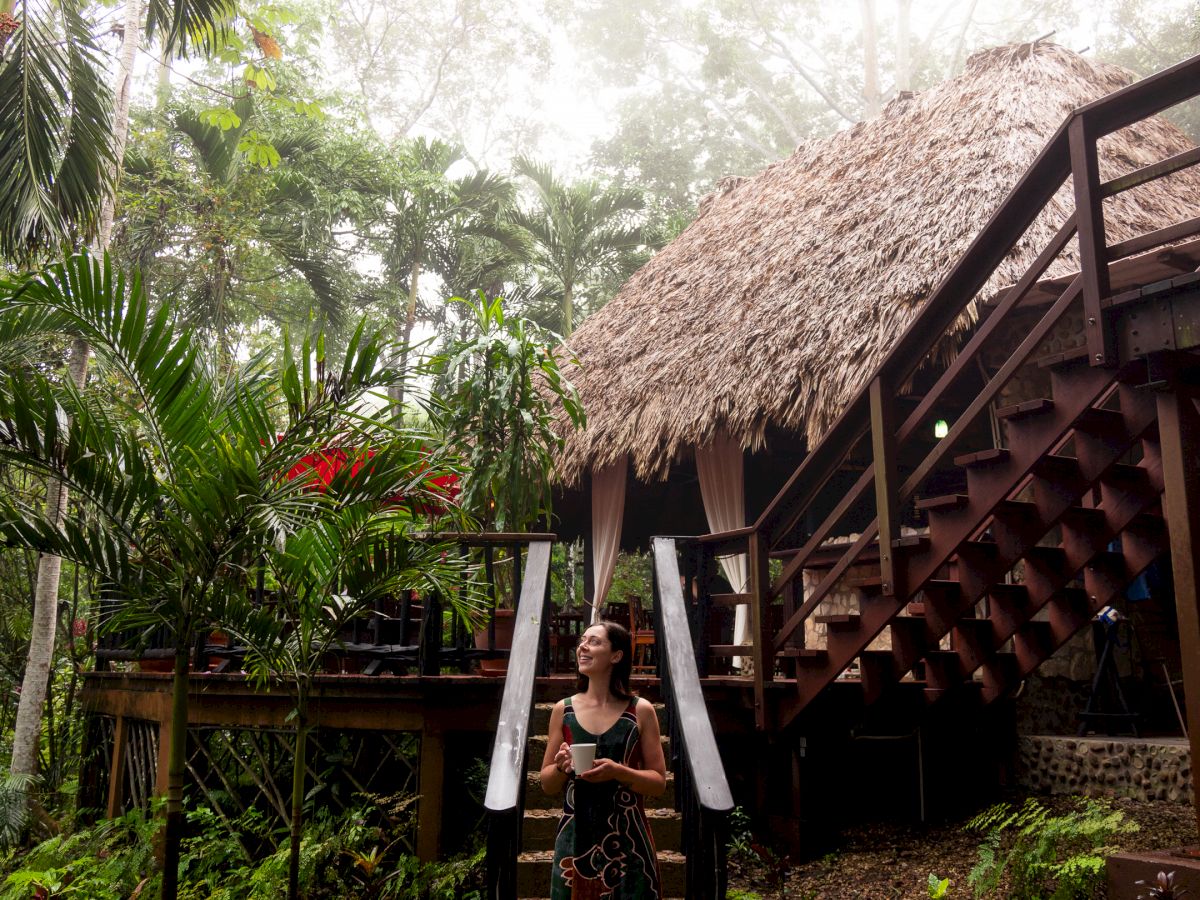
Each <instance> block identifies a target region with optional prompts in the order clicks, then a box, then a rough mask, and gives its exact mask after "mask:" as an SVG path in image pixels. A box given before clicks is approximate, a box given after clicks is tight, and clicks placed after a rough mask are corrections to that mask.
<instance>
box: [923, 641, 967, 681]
mask: <svg viewBox="0 0 1200 900" xmlns="http://www.w3.org/2000/svg"><path fill="white" fill-rule="evenodd" d="M963 676H964V671H963V661H962V654H960V653H959V652H958V651H957V650H930V651H929V652H928V653H926V654H925V686H926V688H927V689H931V690H945V689H947V688H950V687H953V686H954V685H956V684H958V683H959V682H960V681H962V680H963Z"/></svg>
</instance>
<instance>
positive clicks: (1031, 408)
mask: <svg viewBox="0 0 1200 900" xmlns="http://www.w3.org/2000/svg"><path fill="white" fill-rule="evenodd" d="M1052 409H1054V401H1053V400H1049V399H1046V398H1045V397H1039V398H1038V399H1036V400H1025V401H1023V402H1021V403H1014V404H1013V405H1012V406H1001V407H999V408H998V409H997V410H996V418H997V419H1008V420H1009V421H1012V420H1016V419H1024V418H1026V417H1027V416H1035V415H1037V414H1039V413H1044V412H1049V411H1050V410H1052Z"/></svg>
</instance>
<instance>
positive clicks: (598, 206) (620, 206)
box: [510, 157, 646, 337]
mask: <svg viewBox="0 0 1200 900" xmlns="http://www.w3.org/2000/svg"><path fill="white" fill-rule="evenodd" d="M515 168H516V171H517V172H518V173H519V174H521V175H523V176H525V177H526V178H528V179H529V180H530V182H532V184H533V187H534V190H535V195H536V203H535V205H534V206H533V207H532V208H531V209H529V210H516V211H515V212H513V213H512V214H511V216H510V220H511V222H512V223H513V225H515V226H516V227H517V228H518V229H519V230H520V231H522V232H523V233H524V234H525V235H526V238H527V239H528V241H529V244H530V247H531V260H532V263H533V266H534V268H535V270H536V271H537V273H538V276H539V278H541V279H543V280H545V281H546V283H547V285H548V286H549V287H550V288H551V290H552V291H553V293H554V294H555V295H556V296H557V298H558V302H559V309H560V314H561V321H560V323H559V325H560V329H561V331H562V334H563V335H564V336H566V337H570V335H571V332H572V331H573V330H574V325H575V313H576V306H577V304H578V302H579V299H580V295H581V293H584V291H585V289H586V288H587V287H588V286H590V285H594V284H596V283H597V282H598V281H599V280H601V279H603V278H604V276H605V275H607V274H610V273H611V272H613V271H614V270H620V269H621V268H622V267H623V264H625V263H626V262H627V261H628V260H629V259H630V258H631V257H633V256H635V254H637V253H638V251H639V250H641V249H642V248H643V247H644V245H645V243H646V237H645V234H644V232H643V229H642V228H641V226H640V225H638V224H636V223H635V221H634V219H633V217H634V215H635V214H636V213H638V212H640V211H641V210H642V209H643V207H644V202H643V200H642V196H641V194H640V193H639V192H637V191H634V190H631V189H628V188H620V187H603V186H601V185H600V183H599V182H597V181H594V180H590V179H583V180H581V181H577V182H573V183H568V182H566V181H563V180H562V179H560V178H558V177H557V176H556V175H555V174H554V172H553V171H552V170H551V169H550V167H549V166H547V165H545V164H542V163H538V162H535V161H533V160H531V159H528V158H526V157H520V158H518V159H517V161H516V163H515Z"/></svg>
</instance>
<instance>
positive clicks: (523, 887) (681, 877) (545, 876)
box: [517, 850, 687, 897]
mask: <svg viewBox="0 0 1200 900" xmlns="http://www.w3.org/2000/svg"><path fill="white" fill-rule="evenodd" d="M553 862H554V851H553V850H530V851H527V852H525V853H522V854H520V855H519V856H518V857H517V896H518V897H549V896H550V866H551V865H552V864H553ZM684 863H685V859H684V856H683V854H682V853H676V852H674V851H671V850H659V851H658V877H659V879H660V880H661V888H662V894H663V896H664V897H682V896H684V892H685V890H686V881H687V878H686V874H685V871H684Z"/></svg>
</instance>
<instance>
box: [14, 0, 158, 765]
mask: <svg viewBox="0 0 1200 900" xmlns="http://www.w3.org/2000/svg"><path fill="white" fill-rule="evenodd" d="M141 24H142V0H126V2H125V34H124V37H123V38H122V40H121V54H120V61H121V65H120V67H119V69H118V71H117V84H116V90H115V95H116V96H115V100H116V103H115V106H114V108H113V137H114V143H113V151H114V158H113V174H114V183H113V189H112V191H110V192H109V194H108V195H107V196H106V197H105V198H104V200H103V202H102V203H101V206H100V225H99V229H98V231H97V236H96V249H97V250H99V251H101V252H103V251H106V250H107V249H108V243H109V240H110V238H111V237H112V227H113V216H114V212H115V210H116V182H115V179H116V177H118V176H119V175H120V172H121V166H122V164H123V163H124V159H125V144H126V142H127V140H128V137H129V96H130V90H131V87H132V83H133V77H132V76H133V64H134V60H135V57H136V55H137V48H138V43H139V41H140V39H141ZM90 355H91V348H90V347H89V346H88V345H87V342H86V341H80V340H77V341H75V342H74V343H73V344H72V345H71V362H70V365H69V367H68V371H69V373H70V377H71V381H72V383H74V385H75V387H76V388H77V389H79V390H82V389H83V386H84V383H85V382H86V381H87V366H88V357H89V356H90ZM68 494H69V492H68V491H67V488H66V487H65V486H64V485H63V484H62V483H61V482H59V481H58V479H53V478H52V479H51V480H50V481H49V483H48V484H47V485H46V516H47V518H50V519H52V520H53V521H54V522H55V523H59V522H61V521H62V520H63V517H64V516H65V515H66V512H67V503H68V501H69V499H70V498H69V496H68ZM61 575H62V560H61V559H59V558H58V557H57V556H43V557H41V558H40V559H39V560H38V574H37V587H36V589H35V591H34V601H33V625H32V628H31V630H30V641H29V656H28V658H27V661H26V665H25V674H24V677H23V678H22V680H21V701H20V704H19V705H18V707H17V722H16V726H15V729H14V733H13V755H12V771H13V773H14V774H19V775H33V774H36V761H37V746H38V733H39V731H40V726H41V719H42V706H43V704H44V703H45V699H46V686H47V684H48V683H49V679H50V663H51V660H52V659H53V658H54V638H55V622H56V618H57V616H56V613H57V610H58V582H59V578H60V577H61Z"/></svg>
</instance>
